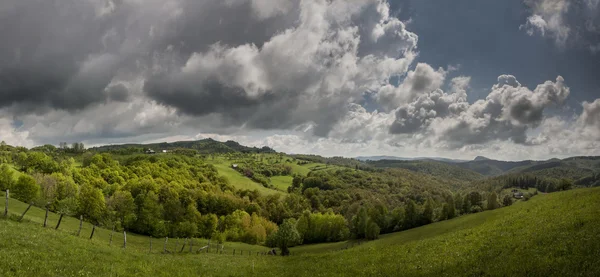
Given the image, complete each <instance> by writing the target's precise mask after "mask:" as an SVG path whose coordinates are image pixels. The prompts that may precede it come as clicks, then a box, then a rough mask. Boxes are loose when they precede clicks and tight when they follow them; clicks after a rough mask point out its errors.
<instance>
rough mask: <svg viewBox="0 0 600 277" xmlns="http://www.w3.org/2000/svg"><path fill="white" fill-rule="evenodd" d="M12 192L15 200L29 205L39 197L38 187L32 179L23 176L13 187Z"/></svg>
mask: <svg viewBox="0 0 600 277" xmlns="http://www.w3.org/2000/svg"><path fill="white" fill-rule="evenodd" d="M12 192H13V193H14V197H15V198H17V199H19V200H21V201H23V202H27V203H29V202H31V201H33V200H35V199H36V198H37V197H38V196H39V193H40V186H38V184H36V182H35V179H34V178H33V177H31V176H29V175H26V174H23V175H21V176H20V177H19V179H18V180H17V183H16V184H15V185H14V186H13V191H12Z"/></svg>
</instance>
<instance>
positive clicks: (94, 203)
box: [77, 184, 106, 224]
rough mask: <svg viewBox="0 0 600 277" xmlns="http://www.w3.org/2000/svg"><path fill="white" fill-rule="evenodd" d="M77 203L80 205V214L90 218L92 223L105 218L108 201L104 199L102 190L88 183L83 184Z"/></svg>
mask: <svg viewBox="0 0 600 277" xmlns="http://www.w3.org/2000/svg"><path fill="white" fill-rule="evenodd" d="M77 204H78V206H79V214H80V215H83V216H84V217H85V218H87V219H89V220H90V221H91V222H92V223H94V224H98V223H99V222H101V221H102V220H103V219H104V215H105V212H106V201H105V200H104V195H103V194H102V190H100V189H97V188H94V187H92V186H91V185H87V184H86V185H83V186H81V190H80V191H79V197H78V201H77Z"/></svg>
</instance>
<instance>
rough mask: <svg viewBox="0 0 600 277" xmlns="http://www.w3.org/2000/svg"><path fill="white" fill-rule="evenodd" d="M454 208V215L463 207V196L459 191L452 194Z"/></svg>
mask: <svg viewBox="0 0 600 277" xmlns="http://www.w3.org/2000/svg"><path fill="white" fill-rule="evenodd" d="M454 208H455V211H456V212H455V215H458V214H459V213H460V212H461V211H462V209H463V197H462V196H461V195H460V193H457V194H455V195H454Z"/></svg>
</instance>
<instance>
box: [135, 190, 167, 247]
mask: <svg viewBox="0 0 600 277" xmlns="http://www.w3.org/2000/svg"><path fill="white" fill-rule="evenodd" d="M135 204H136V207H137V213H136V214H137V216H136V220H135V223H134V224H133V226H132V229H133V230H134V231H136V232H138V233H141V234H146V235H152V236H155V237H160V236H161V233H163V232H166V229H165V226H164V224H163V222H162V214H163V207H162V205H160V203H159V202H158V196H157V195H156V194H155V193H154V192H153V191H149V192H147V193H141V194H139V195H138V196H137V197H136V198H135Z"/></svg>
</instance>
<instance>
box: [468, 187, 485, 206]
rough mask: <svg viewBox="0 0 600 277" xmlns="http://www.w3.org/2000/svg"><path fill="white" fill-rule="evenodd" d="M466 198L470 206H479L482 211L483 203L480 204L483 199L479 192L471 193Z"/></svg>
mask: <svg viewBox="0 0 600 277" xmlns="http://www.w3.org/2000/svg"><path fill="white" fill-rule="evenodd" d="M468 197H469V202H470V203H471V206H479V208H481V209H483V203H482V202H483V199H482V197H481V194H480V193H479V192H476V191H473V192H471V193H469V194H468Z"/></svg>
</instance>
